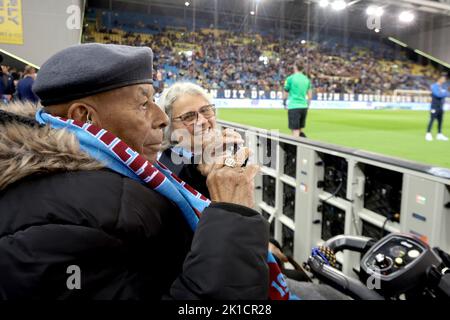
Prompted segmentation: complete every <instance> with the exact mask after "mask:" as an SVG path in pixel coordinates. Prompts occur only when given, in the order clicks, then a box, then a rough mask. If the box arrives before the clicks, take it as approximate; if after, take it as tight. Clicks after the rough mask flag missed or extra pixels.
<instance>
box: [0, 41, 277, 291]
mask: <svg viewBox="0 0 450 320" xmlns="http://www.w3.org/2000/svg"><path fill="white" fill-rule="evenodd" d="M124 67H125V68H126V69H127V70H128V72H127V73H124V72H123V70H124ZM151 70H152V52H151V50H150V49H149V48H136V47H126V46H115V45H100V44H88V45H80V46H74V47H70V48H68V49H65V50H63V51H61V52H59V53H57V54H56V55H54V56H53V57H51V58H50V59H49V60H48V61H47V62H46V63H45V64H44V65H43V66H42V67H41V69H40V73H39V76H38V77H37V79H36V82H35V85H34V91H35V93H36V94H37V96H38V97H39V98H40V99H41V103H42V105H43V106H44V107H45V109H44V110H45V112H46V113H47V114H51V115H53V116H60V117H63V118H67V119H72V120H73V123H75V124H77V125H79V126H83V127H89V126H90V125H91V124H92V125H95V127H97V128H101V129H103V130H106V132H110V133H112V134H113V135H115V136H117V137H118V138H120V139H121V140H122V141H124V142H125V143H126V144H127V145H128V146H130V147H131V148H132V149H133V150H135V151H137V152H138V153H140V154H141V155H143V156H144V157H145V158H146V159H147V160H148V161H149V162H154V161H155V159H156V156H157V152H158V151H159V148H160V145H161V141H162V128H164V126H166V125H167V121H168V118H167V116H166V115H165V113H164V112H163V111H162V110H161V109H160V108H159V107H158V106H157V105H156V104H155V103H154V102H153V93H154V89H153V87H152V85H151V84H152V75H151ZM8 111H9V112H5V111H0V192H1V193H0V212H1V218H0V299H31V298H33V299H36V298H46V299H68V298H82V299H148V298H150V299H160V298H161V297H164V296H170V297H172V298H174V299H266V298H267V296H268V288H269V283H268V282H269V274H268V267H267V264H266V257H267V246H268V226H267V224H266V223H265V222H263V220H262V218H261V217H260V215H259V214H258V213H257V212H255V211H253V210H252V209H250V208H249V207H251V206H252V205H253V189H254V186H253V178H254V176H255V174H256V170H255V168H252V167H248V168H247V167H246V168H240V167H239V168H238V167H227V166H223V165H220V164H218V165H217V166H215V167H214V169H213V170H212V171H211V174H210V175H209V176H208V188H209V189H210V191H211V194H212V195H213V199H212V200H213V202H212V204H211V205H209V206H208V207H207V208H206V209H205V210H204V211H203V215H202V217H201V219H200V220H199V223H198V225H197V228H196V231H195V233H194V234H193V236H192V231H191V230H190V229H189V226H188V224H187V223H186V221H185V220H184V217H183V216H182V214H181V212H180V207H179V206H178V205H177V204H175V203H174V202H172V201H170V200H169V199H168V198H166V197H165V196H163V195H162V194H161V193H159V192H158V190H157V189H151V188H149V187H147V185H145V184H143V183H141V182H139V181H136V180H135V179H131V178H129V177H127V175H126V174H125V173H124V174H121V173H119V172H116V171H114V170H110V169H107V168H105V163H103V162H102V161H99V160H98V158H93V154H91V153H89V152H87V150H86V149H81V148H80V142H79V141H78V140H77V137H78V136H76V135H75V133H72V132H69V131H68V130H58V129H54V128H52V127H50V126H48V125H45V126H41V125H38V124H37V123H36V122H35V121H34V113H35V112H36V110H34V109H33V107H32V105H30V104H26V105H14V104H12V105H10V106H8ZM39 112H41V111H39ZM39 112H38V114H39ZM36 118H37V116H36ZM72 120H71V121H72ZM104 133H105V131H101V130H100V132H99V133H98V134H104ZM104 137H106V138H108V136H107V135H104ZM80 141H81V140H80ZM112 148H115V147H112Z"/></svg>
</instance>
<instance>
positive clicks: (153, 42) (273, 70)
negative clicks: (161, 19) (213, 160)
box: [85, 28, 438, 94]
mask: <svg viewBox="0 0 450 320" xmlns="http://www.w3.org/2000/svg"><path fill="white" fill-rule="evenodd" d="M85 41H86V42H89V41H97V42H104V43H118V44H119V43H120V44H127V45H132V46H150V47H151V48H152V49H153V50H154V53H155V63H156V65H157V66H158V68H159V71H160V73H159V75H160V79H159V80H160V81H161V82H163V83H164V84H165V85H166V86H167V85H170V84H172V83H174V82H176V81H178V80H187V81H193V82H196V83H198V84H200V85H202V86H203V87H204V88H207V89H220V88H222V89H254V88H257V89H258V90H281V89H282V85H283V81H284V79H285V78H286V77H287V75H289V74H290V72H291V71H292V69H291V67H292V63H293V61H295V60H302V61H303V62H304V67H305V72H306V73H307V74H308V76H309V77H310V78H311V80H312V82H313V86H314V89H315V91H316V92H329V93H370V94H387V93H392V91H393V90H395V89H409V90H428V88H429V85H430V83H431V81H432V80H433V78H435V77H436V75H437V74H438V71H437V70H436V69H435V68H434V67H433V66H431V65H428V66H422V65H418V64H415V63H413V62H411V61H408V59H407V58H405V57H403V56H399V54H398V53H396V54H394V52H393V50H392V49H391V48H388V49H386V48H382V49H378V50H372V49H370V50H369V49H367V48H364V47H358V48H355V47H353V48H349V47H345V46H342V45H339V44H336V43H326V42H321V43H320V44H319V43H315V42H308V43H302V42H301V41H299V40H297V41H284V42H280V41H276V39H274V38H273V37H270V36H262V35H255V34H253V35H243V34H236V33H233V32H228V31H221V30H209V29H203V30H201V31H200V32H197V33H193V32H182V31H176V30H173V31H170V30H166V31H160V32H159V33H157V34H152V35H149V34H142V33H132V32H125V31H123V30H120V29H112V30H107V29H105V28H103V29H102V30H94V31H92V32H90V33H89V32H88V33H87V35H86V36H85ZM394 56H395V58H396V59H395V60H394V59H392V58H390V57H394Z"/></svg>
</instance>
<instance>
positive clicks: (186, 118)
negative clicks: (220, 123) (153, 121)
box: [172, 104, 216, 126]
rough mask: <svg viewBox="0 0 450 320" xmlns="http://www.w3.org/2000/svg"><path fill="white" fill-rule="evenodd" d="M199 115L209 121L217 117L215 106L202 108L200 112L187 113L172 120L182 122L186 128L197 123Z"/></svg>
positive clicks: (209, 105) (210, 105)
mask: <svg viewBox="0 0 450 320" xmlns="http://www.w3.org/2000/svg"><path fill="white" fill-rule="evenodd" d="M199 114H201V115H202V116H203V117H204V118H206V119H209V118H211V117H213V116H215V115H216V108H215V106H214V105H213V104H208V105H206V106H203V107H201V108H200V110H198V111H190V112H186V113H184V114H182V115H181V116H179V117H176V118H173V119H172V120H173V121H177V120H180V121H182V122H183V124H184V125H185V126H190V125H192V124H194V123H196V122H197V120H198V115H199Z"/></svg>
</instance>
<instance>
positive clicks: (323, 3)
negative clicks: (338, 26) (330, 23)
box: [319, 0, 330, 8]
mask: <svg viewBox="0 0 450 320" xmlns="http://www.w3.org/2000/svg"><path fill="white" fill-rule="evenodd" d="M329 4H330V1H328V0H320V2H319V6H321V7H322V8H326V7H328V5H329Z"/></svg>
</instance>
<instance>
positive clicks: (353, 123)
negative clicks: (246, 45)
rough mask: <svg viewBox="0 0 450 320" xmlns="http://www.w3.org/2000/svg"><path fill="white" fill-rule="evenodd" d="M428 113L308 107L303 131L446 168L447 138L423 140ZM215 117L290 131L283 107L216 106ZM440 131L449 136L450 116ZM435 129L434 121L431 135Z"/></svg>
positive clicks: (449, 147) (449, 152)
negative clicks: (309, 108)
mask: <svg viewBox="0 0 450 320" xmlns="http://www.w3.org/2000/svg"><path fill="white" fill-rule="evenodd" d="M428 117H429V113H428V112H426V111H408V110H314V109H312V110H309V113H308V118H307V123H306V130H305V133H306V134H307V135H308V138H310V139H312V140H317V141H322V142H328V143H332V144H336V145H342V146H347V147H352V148H357V149H361V150H366V151H371V152H376V153H379V154H384V155H389V156H394V157H397V158H402V159H407V160H412V161H415V162H420V163H425V164H432V165H436V166H441V167H446V168H450V141H437V140H433V141H425V128H426V125H427V122H428ZM218 119H220V120H225V121H231V122H237V123H241V124H245V125H249V126H253V127H259V128H264V129H278V130H280V132H281V133H290V131H289V129H288V126H287V111H286V110H283V109H220V110H219V111H218ZM447 120H448V121H445V119H444V127H443V133H444V134H446V135H447V136H449V137H450V119H447ZM436 130H437V123H436V122H435V123H434V128H433V136H435V133H436Z"/></svg>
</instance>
